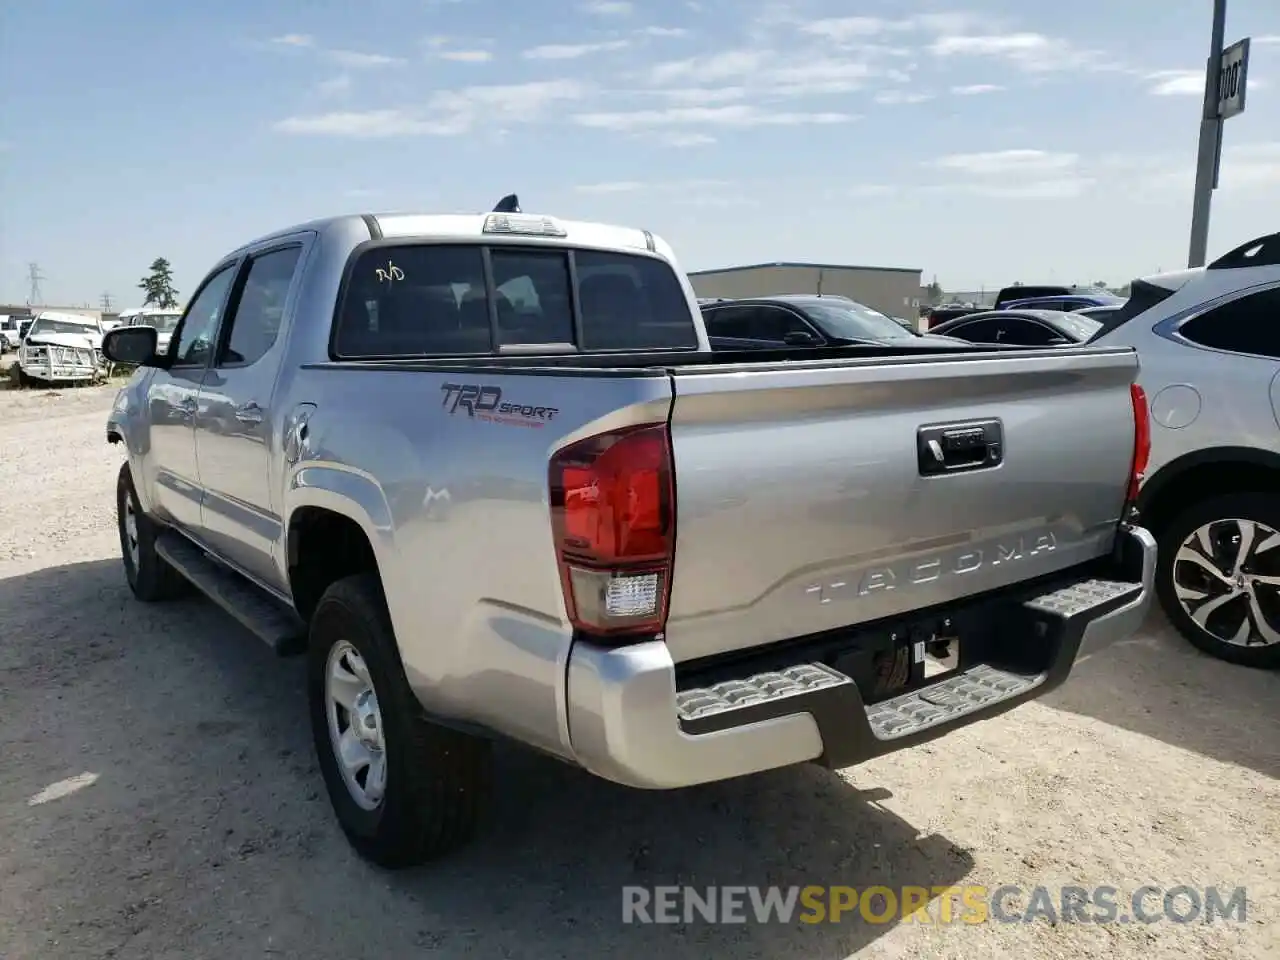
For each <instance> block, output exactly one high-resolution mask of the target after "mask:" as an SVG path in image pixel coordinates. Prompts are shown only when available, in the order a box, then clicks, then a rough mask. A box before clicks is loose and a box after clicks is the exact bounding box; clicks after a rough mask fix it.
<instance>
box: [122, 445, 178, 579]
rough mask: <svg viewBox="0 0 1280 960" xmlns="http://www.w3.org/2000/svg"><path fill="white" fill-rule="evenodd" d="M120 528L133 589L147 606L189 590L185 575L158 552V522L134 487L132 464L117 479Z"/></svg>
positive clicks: (125, 569)
mask: <svg viewBox="0 0 1280 960" xmlns="http://www.w3.org/2000/svg"><path fill="white" fill-rule="evenodd" d="M116 526H117V527H118V528H119V531H120V555H121V557H122V559H123V560H124V575H125V579H127V580H128V581H129V589H130V590H132V591H133V595H134V596H135V597H137V598H138V599H139V600H141V601H142V602H143V603H155V602H156V601H159V600H171V599H173V598H175V597H180V596H182V595H183V594H184V593H186V592H187V591H188V589H189V584H188V583H187V581H186V580H185V579H184V578H183V576H182V574H180V573H178V571H177V570H175V569H173V567H171V566H169V564H168V563H166V562H165V561H164V559H163V558H162V557H161V556H160V555H159V554H158V553H156V534H157V533H159V532H160V531H159V528H158V527H157V525H156V523H155V521H153V520H152V519H151V518H150V517H148V516H147V515H146V514H145V513H143V511H142V505H141V503H140V502H139V501H138V491H137V490H136V489H134V486H133V473H132V471H130V469H129V464H127V463H126V464H123V465H122V466H121V467H120V475H119V477H118V478H117V479H116Z"/></svg>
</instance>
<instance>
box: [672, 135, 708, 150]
mask: <svg viewBox="0 0 1280 960" xmlns="http://www.w3.org/2000/svg"><path fill="white" fill-rule="evenodd" d="M661 140H662V142H663V143H665V144H666V145H667V146H669V147H677V148H681V149H683V148H686V147H706V146H710V145H711V144H713V143H715V142H716V138H715V137H713V136H711V135H710V134H708V133H679V132H673V133H667V134H664V135H663V136H662V138H661Z"/></svg>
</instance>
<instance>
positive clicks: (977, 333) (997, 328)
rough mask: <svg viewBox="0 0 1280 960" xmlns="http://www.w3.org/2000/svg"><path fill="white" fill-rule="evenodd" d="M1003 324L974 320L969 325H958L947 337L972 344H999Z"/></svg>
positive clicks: (995, 321) (996, 321) (994, 321)
mask: <svg viewBox="0 0 1280 960" xmlns="http://www.w3.org/2000/svg"><path fill="white" fill-rule="evenodd" d="M1002 327H1003V324H1002V323H1000V321H998V320H973V321H970V322H969V323H961V324H957V325H956V327H955V328H953V329H952V330H950V331H948V332H947V333H946V336H948V337H958V338H959V339H961V340H968V341H969V342H970V343H997V342H999V337H1000V334H1001V332H1002V330H1001V328H1002Z"/></svg>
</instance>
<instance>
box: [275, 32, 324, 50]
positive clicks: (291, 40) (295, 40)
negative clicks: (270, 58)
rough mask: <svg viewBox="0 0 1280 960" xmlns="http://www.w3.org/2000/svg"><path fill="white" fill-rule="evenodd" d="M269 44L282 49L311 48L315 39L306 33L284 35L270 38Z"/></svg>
mask: <svg viewBox="0 0 1280 960" xmlns="http://www.w3.org/2000/svg"><path fill="white" fill-rule="evenodd" d="M271 42H272V43H274V44H278V45H279V46H282V47H312V46H315V42H316V41H315V37H313V36H311V35H310V34H306V33H286V34H282V35H281V36H278V37H272V38H271Z"/></svg>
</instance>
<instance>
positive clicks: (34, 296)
mask: <svg viewBox="0 0 1280 960" xmlns="http://www.w3.org/2000/svg"><path fill="white" fill-rule="evenodd" d="M47 279H48V277H46V276H45V275H44V274H43V273H41V272H40V264H38V263H28V264H27V283H28V284H30V290H29V292H28V293H27V306H28V307H30V306H37V307H42V306H44V291H43V290H41V289H40V281H41V280H47Z"/></svg>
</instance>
